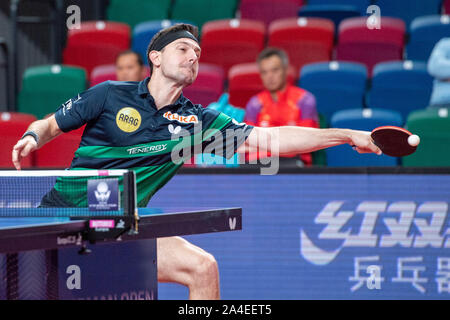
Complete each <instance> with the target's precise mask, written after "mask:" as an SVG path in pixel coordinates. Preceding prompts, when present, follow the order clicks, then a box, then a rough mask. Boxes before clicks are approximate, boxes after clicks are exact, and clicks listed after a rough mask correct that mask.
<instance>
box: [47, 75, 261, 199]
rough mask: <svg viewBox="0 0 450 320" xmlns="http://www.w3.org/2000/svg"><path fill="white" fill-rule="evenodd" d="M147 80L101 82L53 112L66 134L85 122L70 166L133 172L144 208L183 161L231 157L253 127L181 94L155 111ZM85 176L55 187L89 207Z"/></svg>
mask: <svg viewBox="0 0 450 320" xmlns="http://www.w3.org/2000/svg"><path fill="white" fill-rule="evenodd" d="M148 81H149V78H146V79H145V80H143V81H141V82H119V81H107V82H103V83H101V84H99V85H97V86H95V87H93V88H90V89H89V90H87V91H85V92H83V93H80V94H79V95H78V96H77V97H74V98H72V99H70V100H69V101H67V102H66V103H64V104H63V105H61V106H60V107H59V108H58V110H57V111H56V113H55V118H56V121H57V123H58V126H59V127H60V129H61V130H62V131H64V132H67V131H70V130H74V129H77V128H80V127H81V126H83V125H86V127H85V129H84V133H83V136H82V138H81V142H80V146H79V148H78V150H77V151H76V152H75V154H74V158H73V160H72V164H71V167H70V169H71V170H83V169H131V170H133V171H135V173H136V182H137V194H138V206H140V207H145V206H147V203H148V201H149V200H150V198H151V197H152V196H153V194H155V192H156V191H158V190H159V189H160V188H161V187H162V186H163V185H164V184H166V183H167V182H168V181H169V180H170V179H171V178H172V177H173V176H174V174H175V173H176V172H177V170H178V169H179V168H180V167H181V166H182V164H183V160H185V159H188V158H189V159H190V158H191V157H192V156H193V155H194V154H195V153H201V152H205V153H214V154H216V155H221V156H224V157H226V158H228V159H229V158H231V157H232V155H233V154H234V153H235V152H236V150H237V148H238V147H239V146H240V145H241V144H242V143H243V142H244V141H245V139H246V138H247V137H248V135H249V134H250V132H251V130H252V128H253V127H251V126H249V125H246V124H245V123H237V122H236V121H235V120H234V119H232V118H230V117H228V116H227V115H225V114H223V113H220V112H217V111H215V110H212V109H208V108H203V107H202V106H201V105H195V104H193V103H192V102H191V101H189V100H188V99H186V98H185V97H184V96H183V95H181V96H180V98H179V99H178V100H177V101H176V102H175V103H174V104H172V105H168V106H165V107H164V108H162V109H160V110H157V109H156V106H155V103H154V100H153V97H152V96H151V95H150V93H149V91H148V87H147V84H148ZM85 179H86V178H78V179H75V181H74V179H73V178H70V179H69V180H71V181H70V182H71V185H72V186H71V187H70V188H65V186H64V184H65V183H68V181H67V180H68V178H59V179H58V180H57V183H56V185H55V190H56V191H58V193H59V194H60V196H61V197H62V198H63V199H64V200H66V201H67V202H69V203H71V204H73V205H75V206H86V197H85V194H83V190H85V185H86V182H85ZM74 182H75V183H74ZM77 185H78V187H77ZM66 190H67V191H66Z"/></svg>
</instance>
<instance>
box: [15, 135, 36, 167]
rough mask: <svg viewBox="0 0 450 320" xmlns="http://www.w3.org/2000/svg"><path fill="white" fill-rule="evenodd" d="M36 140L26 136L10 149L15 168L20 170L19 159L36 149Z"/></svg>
mask: <svg viewBox="0 0 450 320" xmlns="http://www.w3.org/2000/svg"><path fill="white" fill-rule="evenodd" d="M37 147H38V146H37V143H36V140H34V138H33V137H32V136H26V137H25V138H23V139H20V140H19V141H18V142H17V143H16V145H15V146H14V147H13V150H12V162H13V164H14V167H15V168H16V169H17V170H20V169H21V167H20V161H22V158H25V157H27V156H28V155H29V154H30V153H31V152H33V151H34V150H36V149H37Z"/></svg>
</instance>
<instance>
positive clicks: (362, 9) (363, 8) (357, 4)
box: [308, 0, 371, 15]
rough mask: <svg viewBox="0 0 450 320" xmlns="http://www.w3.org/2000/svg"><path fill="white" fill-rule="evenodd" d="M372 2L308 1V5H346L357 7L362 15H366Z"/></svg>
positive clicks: (360, 0)
mask: <svg viewBox="0 0 450 320" xmlns="http://www.w3.org/2000/svg"><path fill="white" fill-rule="evenodd" d="M370 3H371V0H308V5H324V4H327V5H330V4H331V5H346V6H353V7H355V8H356V9H357V10H358V11H359V12H360V13H361V15H365V14H366V11H367V7H369V6H370Z"/></svg>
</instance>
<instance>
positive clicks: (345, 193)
mask: <svg viewBox="0 0 450 320" xmlns="http://www.w3.org/2000/svg"><path fill="white" fill-rule="evenodd" d="M49 187H51V185H49ZM27 188H30V190H29V191H30V194H31V193H32V192H31V191H35V190H32V189H33V188H34V187H33V186H29V187H28V186H24V187H23V189H22V190H21V191H22V192H21V193H14V194H12V195H8V197H5V198H2V199H0V206H1V207H9V206H10V205H11V203H9V202H8V201H11V202H13V203H14V204H17V203H19V204H22V206H25V204H26V203H30V204H31V205H33V206H34V204H35V203H36V201H39V199H38V198H36V199H34V198H33V199H31V198H30V199H27V197H26V195H27V193H28V190H27ZM45 192H46V190H42V193H45ZM14 195H15V197H16V198H14ZM5 199H6V200H5ZM27 201H28V202H27ZM449 201H450V175H448V174H361V173H354V174H329V173H327V174H278V175H275V176H264V175H257V174H250V175H249V174H234V175H231V174H187V175H182V174H181V175H177V176H175V177H174V178H173V179H172V180H171V181H170V182H169V183H168V184H167V185H166V186H165V187H164V188H162V189H161V190H160V191H159V192H158V193H157V194H156V195H155V196H154V198H153V199H152V200H151V202H150V205H149V206H150V207H152V208H160V209H162V210H164V211H167V212H171V211H179V209H181V211H185V210H186V208H196V209H200V208H201V207H209V208H211V207H242V208H243V216H242V218H243V221H242V231H238V232H232V233H229V232H224V233H212V234H202V235H192V236H186V237H185V238H186V239H187V240H189V241H191V242H192V243H194V244H195V245H198V246H199V247H201V248H203V249H205V250H206V251H208V252H210V253H211V254H213V255H214V256H215V258H216V260H217V262H218V265H219V271H220V284H221V297H222V298H223V299H450V223H449V220H450V219H449V217H448V204H449ZM107 247H108V246H105V254H106V256H109V255H110V254H111V253H108V251H107V249H108V248H107ZM147 248H148V246H146V245H144V246H140V245H136V246H133V245H132V243H130V245H127V246H126V247H123V249H121V250H119V251H117V252H114V254H115V255H117V254H118V255H122V254H123V255H124V259H123V260H122V263H121V264H120V265H117V266H114V268H124V269H126V270H128V271H130V270H136V272H134V273H133V272H130V274H132V275H130V278H129V279H117V281H114V283H103V282H99V286H100V287H101V292H102V295H101V296H99V294H98V293H97V292H96V290H92V292H89V294H88V295H84V296H77V297H75V296H73V295H72V296H71V298H85V299H86V298H87V299H96V298H97V299H101V298H106V299H109V298H112V299H127V298H128V299H133V298H136V299H141V298H142V299H151V298H155V296H154V295H153V294H152V291H151V290H147V289H146V287H145V286H144V287H143V286H142V284H143V283H145V282H146V281H147V280H145V279H147V277H148V276H149V275H146V274H145V273H146V270H147V266H148V265H147V264H149V263H151V259H147V258H144V256H145V255H146V254H147ZM102 250H103V249H102ZM150 251H151V250H150ZM102 252H103V251H102ZM143 253H144V256H143V255H142V254H143ZM72 255H75V252H73V253H72V252H69V251H67V253H64V254H63V255H61V256H60V257H59V259H60V261H61V262H63V263H62V265H63V268H62V269H60V270H59V272H60V274H61V273H62V274H63V276H65V278H67V279H69V278H70V273H71V272H75V271H74V270H69V269H67V267H68V266H70V265H72V264H71V262H70V259H71V256H72ZM106 256H105V257H106ZM139 257H143V259H142V260H139V261H141V263H140V264H138V263H137V259H138V258H139ZM31 258H32V259H35V258H36V257H33V256H31V255H30V259H31ZM4 259H6V257H4V256H2V255H0V264H2V265H3V264H4V262H5V261H3V260H4ZM36 259H38V260H39V259H41V260H42V259H44V258H43V257H41V256H39V257H37V258H36ZM87 259H89V258H87ZM2 261H3V262H2ZM66 261H67V263H65V262H66ZM88 264H89V265H86V266H83V270H87V271H88V272H90V271H89V270H99V269H100V270H104V272H105V273H107V272H108V271H107V269H108V268H110V267H111V266H109V265H108V260H107V259H106V258H105V259H103V262H102V263H97V262H94V263H88ZM41 271H42V270H41ZM41 271H39V270H37V271H36V272H41ZM97 280H99V279H98V278H97ZM93 281H95V279H94V278H93ZM59 285H60V287H59V291H60V294H61V296H62V297H66V298H69V295H70V294H73V293H72V292H64V290H66V289H67V286H65V285H66V283H59ZM72 285H74V286H75V285H76V283H72ZM0 287H1V286H0ZM0 291H2V290H0ZM104 292H106V293H108V294H107V295H106V296H104V294H103V293H104ZM85 293H86V292H85ZM66 294H68V295H66ZM157 297H158V299H187V297H188V292H187V289H186V288H185V287H182V286H180V285H175V284H166V283H162V284H159V285H158V296H157ZM35 298H36V297H35Z"/></svg>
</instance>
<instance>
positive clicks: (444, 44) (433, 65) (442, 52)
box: [428, 38, 450, 107]
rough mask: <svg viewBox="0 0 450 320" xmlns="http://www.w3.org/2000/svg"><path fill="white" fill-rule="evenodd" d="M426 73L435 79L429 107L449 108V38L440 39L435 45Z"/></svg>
mask: <svg viewBox="0 0 450 320" xmlns="http://www.w3.org/2000/svg"><path fill="white" fill-rule="evenodd" d="M428 72H429V73H430V74H431V75H432V76H433V77H434V78H435V80H434V84H433V92H432V94H431V100H430V105H431V106H438V107H440V106H443V107H450V38H442V39H441V40H440V41H439V42H438V43H437V44H436V45H435V47H434V49H433V51H432V53H431V55H430V58H429V59H428Z"/></svg>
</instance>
